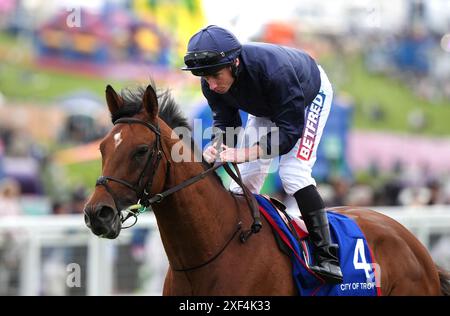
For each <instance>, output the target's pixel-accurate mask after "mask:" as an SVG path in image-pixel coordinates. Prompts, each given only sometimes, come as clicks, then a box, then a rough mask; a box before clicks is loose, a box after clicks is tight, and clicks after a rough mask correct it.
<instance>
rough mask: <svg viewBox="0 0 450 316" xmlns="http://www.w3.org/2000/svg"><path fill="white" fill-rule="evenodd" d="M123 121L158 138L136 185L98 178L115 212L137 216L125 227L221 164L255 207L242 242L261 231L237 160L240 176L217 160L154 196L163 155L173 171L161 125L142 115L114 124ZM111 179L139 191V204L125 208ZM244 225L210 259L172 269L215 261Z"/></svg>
mask: <svg viewBox="0 0 450 316" xmlns="http://www.w3.org/2000/svg"><path fill="white" fill-rule="evenodd" d="M120 123H125V124H141V125H144V126H145V127H147V128H149V129H150V130H151V131H152V132H153V133H154V134H155V136H156V141H155V142H154V145H153V148H152V150H151V152H150V154H149V156H148V160H147V162H146V163H145V166H144V168H143V169H142V171H141V173H140V175H139V178H138V180H137V182H136V184H134V185H133V184H131V183H130V182H128V181H125V180H122V179H118V178H115V177H111V176H104V175H102V176H100V177H99V178H98V179H97V182H96V186H103V187H104V188H105V189H106V191H107V192H108V193H109V194H110V195H111V197H112V198H113V201H114V205H115V206H116V209H117V212H118V213H117V214H116V215H115V216H119V217H120V220H121V223H122V224H123V223H124V222H125V221H126V220H127V219H128V218H129V217H131V216H133V217H134V218H135V221H134V223H133V224H131V225H129V226H127V227H122V229H125V228H130V227H132V226H134V225H135V224H136V222H137V216H138V214H139V213H143V212H145V211H146V210H147V209H150V210H152V204H154V203H160V202H161V201H162V200H163V199H164V198H165V197H167V196H169V195H171V194H173V193H175V192H177V191H179V190H181V189H183V188H185V187H187V186H189V185H191V184H193V183H195V182H197V181H199V180H201V179H203V178H205V177H206V176H207V175H209V174H210V173H212V172H213V171H215V170H216V169H218V168H220V167H224V168H225V170H226V171H227V173H228V174H229V175H230V176H231V177H232V178H233V179H234V180H235V181H236V182H237V183H238V184H239V185H240V186H241V187H242V189H243V191H244V196H245V198H246V200H247V202H248V204H249V206H250V209H251V211H252V215H253V218H254V222H253V224H252V226H251V228H250V229H249V230H247V231H244V232H241V234H240V241H241V242H242V243H244V242H246V241H247V240H248V238H250V236H251V235H252V234H254V233H258V232H259V231H260V229H261V227H262V224H261V219H260V214H259V209H258V206H257V204H256V200H255V198H254V197H253V195H252V194H251V193H250V192H249V191H248V189H247V188H246V187H245V185H244V184H243V183H242V179H241V176H240V173H239V169H238V168H237V166H236V164H233V166H234V167H235V170H236V172H237V176H236V174H234V172H233V171H232V169H231V168H230V166H229V165H228V164H227V163H224V162H222V163H216V164H214V165H213V166H212V167H210V168H208V169H206V170H204V171H203V172H201V173H200V174H198V175H196V176H195V177H192V178H190V179H188V180H186V181H183V182H182V183H180V184H178V185H176V186H174V187H172V188H170V189H168V190H165V191H163V192H161V193H158V194H155V195H153V196H152V197H150V191H151V188H152V185H153V179H154V177H155V174H156V170H157V169H158V167H159V164H160V162H161V159H162V157H163V155H164V157H165V158H166V162H167V167H166V179H167V178H168V176H169V171H170V160H169V159H168V157H167V155H166V153H165V152H164V150H163V148H162V146H161V132H160V129H159V126H158V125H153V124H151V123H148V122H145V121H142V120H140V119H136V118H121V119H118V120H116V121H115V122H114V125H117V124H120ZM219 147H220V144H219ZM150 166H153V168H152V172H151V174H150V176H149V177H148V179H147V181H146V182H144V179H145V175H146V172H147V170H148V169H149V167H150ZM109 181H112V182H116V183H119V184H121V185H123V186H125V187H127V188H129V189H130V190H132V191H134V193H135V194H136V197H137V199H138V204H135V205H133V206H131V207H129V208H127V209H126V210H121V209H120V207H119V205H118V203H117V196H116V195H115V194H114V192H113V191H112V190H111V188H110V186H109V185H108V182H109ZM122 212H125V213H126V216H124V215H123V213H122ZM241 229H242V221H241V220H240V219H238V223H237V225H236V229H235V231H234V233H233V234H232V235H231V237H230V238H229V239H228V241H227V242H226V243H225V245H224V246H223V247H222V248H221V249H220V251H219V252H217V253H216V254H215V255H214V256H212V257H211V258H210V259H209V260H207V261H206V262H204V263H202V264H199V265H196V266H193V267H189V268H181V269H175V268H172V270H174V271H191V270H195V269H198V268H201V267H203V266H206V265H207V264H209V263H211V262H212V261H214V260H215V259H216V258H217V257H219V256H220V254H222V252H223V251H225V249H226V248H227V246H228V245H229V244H230V242H231V241H232V240H233V239H234V237H235V236H236V234H237V233H238V232H239V231H240V230H241Z"/></svg>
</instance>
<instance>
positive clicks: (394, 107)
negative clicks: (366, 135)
mask: <svg viewBox="0 0 450 316" xmlns="http://www.w3.org/2000/svg"><path fill="white" fill-rule="evenodd" d="M326 67H327V68H326V69H328V67H329V69H331V72H330V73H331V76H330V77H332V84H333V86H334V87H335V90H336V91H345V92H346V93H347V94H349V95H351V96H352V97H353V98H354V104H355V112H354V115H355V117H354V120H353V122H354V125H353V126H354V127H355V128H357V129H364V130H388V131H389V130H390V131H395V132H414V130H413V129H412V128H411V127H410V126H409V123H408V116H409V115H410V114H411V112H413V111H421V112H422V113H423V114H424V115H425V118H426V120H427V122H428V123H427V124H426V126H425V127H424V129H423V130H421V131H420V132H421V133H424V134H429V135H437V136H442V135H450V124H448V119H449V118H450V101H446V102H444V101H441V102H439V103H431V102H428V101H426V100H423V99H421V98H419V97H418V96H416V95H415V94H414V92H413V91H411V89H410V88H409V87H407V86H406V84H405V83H403V82H400V81H398V80H396V79H392V78H389V77H387V76H383V75H373V74H369V73H368V72H367V70H366V69H365V68H364V65H363V62H362V58H360V57H356V58H354V57H352V56H348V57H346V58H344V60H341V61H340V62H338V61H337V60H332V59H329V60H327V61H326ZM336 87H338V89H336ZM373 106H377V107H379V109H381V111H382V112H383V118H382V119H379V120H374V119H373V118H372V117H371V115H370V111H371V108H372V107H373Z"/></svg>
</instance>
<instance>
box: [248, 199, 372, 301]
mask: <svg viewBox="0 0 450 316" xmlns="http://www.w3.org/2000/svg"><path fill="white" fill-rule="evenodd" d="M255 198H256V200H257V201H258V204H259V209H260V211H261V213H262V214H263V216H264V217H265V218H266V220H267V221H268V222H269V223H270V225H271V226H272V231H273V233H274V235H275V239H276V240H277V243H278V245H279V247H280V249H281V250H282V251H283V252H284V253H286V254H287V255H288V256H289V257H290V259H291V262H292V267H293V271H292V272H293V276H294V281H295V284H296V286H297V289H298V292H299V295H301V296H379V295H380V294H381V290H380V284H379V282H380V280H379V273H380V271H379V266H378V265H377V264H375V263H373V262H374V260H373V259H372V253H371V251H370V248H369V246H368V244H367V242H366V238H365V237H364V235H363V233H362V232H361V230H360V229H359V227H358V226H357V224H356V223H355V222H354V221H353V220H352V219H351V218H349V217H347V216H344V215H341V214H337V213H333V212H330V211H327V215H328V221H329V224H330V231H331V238H332V240H333V242H334V243H337V244H338V245H339V261H340V265H341V270H342V273H343V275H344V280H343V282H342V283H341V284H326V283H325V282H324V281H323V280H322V279H320V277H319V276H317V275H316V274H315V273H314V272H312V271H311V270H310V269H309V266H310V265H311V263H314V255H312V251H313V250H314V248H313V245H312V243H311V242H310V241H309V239H308V232H307V230H306V227H305V225H304V224H303V221H302V220H300V219H299V218H292V217H291V216H289V214H287V213H286V212H285V208H286V207H285V206H284V205H282V204H281V202H278V201H276V200H275V201H274V200H272V199H270V198H268V197H265V196H263V195H256V194H255ZM271 200H272V201H271ZM275 206H276V207H275ZM277 208H278V209H277Z"/></svg>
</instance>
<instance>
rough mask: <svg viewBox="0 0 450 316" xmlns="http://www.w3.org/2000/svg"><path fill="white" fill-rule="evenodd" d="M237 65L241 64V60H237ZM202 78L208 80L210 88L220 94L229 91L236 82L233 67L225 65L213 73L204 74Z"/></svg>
mask: <svg viewBox="0 0 450 316" xmlns="http://www.w3.org/2000/svg"><path fill="white" fill-rule="evenodd" d="M236 65H239V61H236ZM202 78H203V79H205V80H206V82H207V83H208V85H209V89H210V90H212V91H214V92H215V93H220V94H225V93H227V92H228V90H230V87H231V85H232V84H233V82H234V77H233V75H232V73H231V67H225V68H223V69H221V70H219V71H218V72H216V73H214V74H212V75H208V76H203V77H202Z"/></svg>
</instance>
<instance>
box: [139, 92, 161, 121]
mask: <svg viewBox="0 0 450 316" xmlns="http://www.w3.org/2000/svg"><path fill="white" fill-rule="evenodd" d="M142 103H143V105H144V108H145V110H146V111H147V113H148V114H149V115H150V117H151V118H156V116H157V114H158V97H157V96H156V92H155V89H153V87H152V86H151V85H149V86H148V87H147V89H145V93H144V98H143V99H142Z"/></svg>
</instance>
